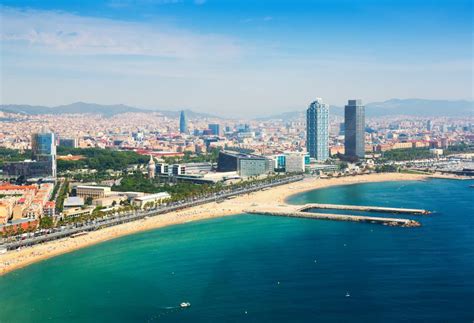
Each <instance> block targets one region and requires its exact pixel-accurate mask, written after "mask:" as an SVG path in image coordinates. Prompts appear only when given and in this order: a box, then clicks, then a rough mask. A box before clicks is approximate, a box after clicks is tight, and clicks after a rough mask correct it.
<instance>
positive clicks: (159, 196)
mask: <svg viewBox="0 0 474 323" xmlns="http://www.w3.org/2000/svg"><path fill="white" fill-rule="evenodd" d="M169 198H171V195H169V194H168V193H166V192H161V193H156V194H150V195H145V196H139V197H136V198H134V199H133V205H135V206H138V207H139V208H143V207H144V206H145V204H147V203H150V202H151V203H153V204H154V203H162V202H163V201H165V200H168V199H169Z"/></svg>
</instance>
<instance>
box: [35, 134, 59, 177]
mask: <svg viewBox="0 0 474 323" xmlns="http://www.w3.org/2000/svg"><path fill="white" fill-rule="evenodd" d="M31 150H32V153H33V158H34V159H35V160H36V161H38V162H48V163H49V164H50V170H51V171H50V172H49V174H46V175H49V176H52V177H56V139H55V136H54V133H52V132H48V131H46V130H42V131H41V132H40V133H35V134H33V136H32V138H31Z"/></svg>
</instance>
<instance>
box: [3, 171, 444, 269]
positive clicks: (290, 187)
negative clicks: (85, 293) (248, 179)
mask: <svg viewBox="0 0 474 323" xmlns="http://www.w3.org/2000/svg"><path fill="white" fill-rule="evenodd" d="M433 177H434V176H430V175H422V174H403V173H380V174H367V175H357V176H351V177H339V178H327V179H315V178H308V179H304V180H303V181H300V182H295V183H290V184H285V185H281V186H277V187H274V188H270V189H268V190H264V191H258V192H254V193H250V194H247V195H241V196H237V197H236V198H234V199H231V200H225V201H224V202H221V203H215V202H214V203H209V204H204V205H200V206H195V207H191V208H188V209H184V210H180V211H174V212H170V213H167V214H162V215H157V216H153V217H149V218H147V219H143V220H138V221H134V222H129V223H124V224H120V225H117V226H114V227H109V228H105V229H101V230H98V231H93V232H89V233H88V234H87V235H84V236H80V237H76V238H71V237H68V238H64V239H60V240H55V241H50V242H46V243H43V244H39V245H35V246H32V247H26V248H22V249H21V250H12V251H8V252H7V253H5V254H2V255H0V276H3V275H5V274H7V273H9V272H12V271H14V270H17V269H20V268H23V267H26V266H29V265H31V264H33V263H36V262H40V261H43V260H46V259H49V258H52V257H55V256H59V255H61V254H65V253H69V252H73V251H76V250H79V249H82V248H86V247H89V246H92V245H95V244H98V243H101V242H105V241H109V240H112V239H115V238H119V237H123V236H126V235H130V234H135V233H138V232H144V231H148V230H154V229H158V228H163V227H166V226H170V225H177V224H184V223H188V222H192V221H199V220H205V219H211V218H218V217H223V216H230V215H237V214H241V213H244V210H245V209H248V208H250V207H253V206H255V205H265V204H273V205H274V204H276V203H285V202H286V201H287V200H288V199H289V198H291V197H292V196H294V195H296V194H300V193H303V192H307V191H311V190H316V189H322V188H327V187H331V186H340V185H350V184H360V183H374V182H388V181H420V180H427V179H429V178H433ZM448 179H453V178H448Z"/></svg>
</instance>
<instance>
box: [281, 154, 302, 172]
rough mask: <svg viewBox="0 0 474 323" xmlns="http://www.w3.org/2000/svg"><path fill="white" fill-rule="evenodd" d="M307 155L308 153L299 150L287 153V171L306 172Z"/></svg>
mask: <svg viewBox="0 0 474 323" xmlns="http://www.w3.org/2000/svg"><path fill="white" fill-rule="evenodd" d="M305 156H306V154H304V153H299V152H289V153H285V172H287V173H304V171H305Z"/></svg>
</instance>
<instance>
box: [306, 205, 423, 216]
mask: <svg viewBox="0 0 474 323" xmlns="http://www.w3.org/2000/svg"><path fill="white" fill-rule="evenodd" d="M310 209H325V210H348V211H363V212H379V213H395V214H418V215H424V214H429V213H430V211H428V210H423V209H404V208H397V207H382V206H360V205H341V204H319V203H311V204H306V205H304V206H303V207H301V208H300V209H299V210H298V211H302V212H304V211H307V210H310Z"/></svg>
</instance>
